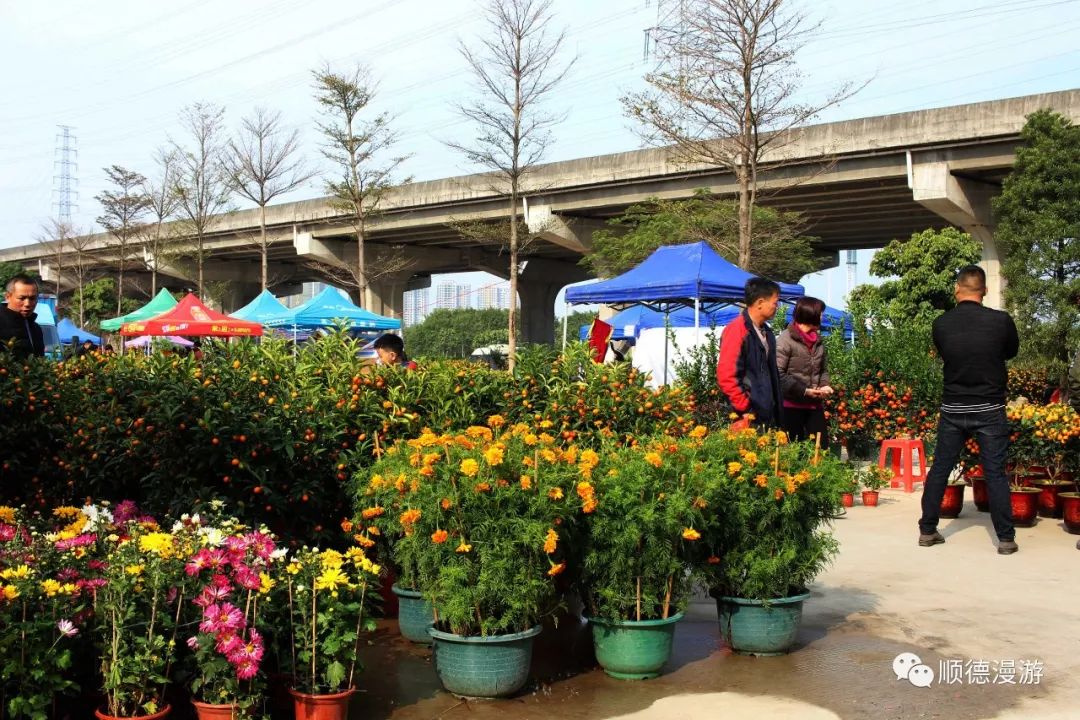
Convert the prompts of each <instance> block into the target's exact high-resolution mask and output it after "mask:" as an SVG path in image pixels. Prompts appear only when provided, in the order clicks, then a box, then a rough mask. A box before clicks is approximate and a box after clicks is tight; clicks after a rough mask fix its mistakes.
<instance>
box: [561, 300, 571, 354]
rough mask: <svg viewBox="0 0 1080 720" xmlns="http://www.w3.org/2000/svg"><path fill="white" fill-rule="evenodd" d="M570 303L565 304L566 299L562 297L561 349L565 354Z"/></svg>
mask: <svg viewBox="0 0 1080 720" xmlns="http://www.w3.org/2000/svg"><path fill="white" fill-rule="evenodd" d="M569 314H570V303H568V302H566V297H565V296H564V297H563V304H562V349H563V352H566V321H567V320H568V319H569V318H568V316H569Z"/></svg>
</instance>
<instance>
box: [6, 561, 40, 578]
mask: <svg viewBox="0 0 1080 720" xmlns="http://www.w3.org/2000/svg"><path fill="white" fill-rule="evenodd" d="M33 574H34V571H33V570H31V569H30V566H29V565H19V566H17V567H13V568H7V569H6V570H4V571H3V572H0V578H3V579H4V580H25V579H26V578H28V577H30V576H31V575H33Z"/></svg>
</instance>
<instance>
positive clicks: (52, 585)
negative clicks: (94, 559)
mask: <svg viewBox="0 0 1080 720" xmlns="http://www.w3.org/2000/svg"><path fill="white" fill-rule="evenodd" d="M69 510H70V511H72V513H73V516H70V515H68V514H67V511H69ZM60 511H61V512H60V514H58V515H57V517H59V518H62V521H63V523H64V525H65V527H63V528H62V529H61V530H59V532H53V533H51V534H50V535H49V537H45V536H44V535H43V534H42V532H41V531H42V530H44V529H45V528H44V527H43V526H41V524H40V523H35V524H34V525H31V523H30V522H28V518H27V517H26V516H25V513H24V511H23V509H21V508H19V509H16V508H11V507H0V627H3V628H4V630H3V632H0V698H2V700H3V705H2V706H0V715H2V716H4V717H10V718H20V717H26V718H44V717H47V716H49V715H50V714H51V713H50V711H51V710H52V709H53V707H54V703H55V701H56V698H57V697H58V696H59V695H63V694H67V693H70V692H72V691H74V690H75V689H77V684H76V683H75V681H74V680H73V679H72V677H71V675H72V662H73V644H74V642H75V640H74V639H75V638H76V637H77V636H78V635H79V634H80V626H81V625H82V620H83V619H84V618H85V615H86V608H87V606H88V603H89V597H90V594H91V592H92V584H88V579H87V565H88V561H87V555H86V545H87V544H92V542H93V541H94V540H96V537H94V536H91V538H92V539H91V541H90V542H89V543H88V542H86V541H84V540H83V539H81V538H80V535H79V530H81V529H82V524H83V523H84V522H85V517H84V516H82V514H81V513H80V512H79V510H78V509H77V508H61V509H60ZM73 541H74V542H73Z"/></svg>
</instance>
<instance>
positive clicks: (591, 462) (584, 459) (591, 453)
mask: <svg viewBox="0 0 1080 720" xmlns="http://www.w3.org/2000/svg"><path fill="white" fill-rule="evenodd" d="M578 462H579V463H580V464H582V465H588V466H589V467H596V466H597V465H599V464H600V456H599V455H597V454H596V451H595V450H582V451H581V458H580V459H579V460H578Z"/></svg>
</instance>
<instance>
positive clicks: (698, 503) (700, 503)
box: [694, 497, 709, 510]
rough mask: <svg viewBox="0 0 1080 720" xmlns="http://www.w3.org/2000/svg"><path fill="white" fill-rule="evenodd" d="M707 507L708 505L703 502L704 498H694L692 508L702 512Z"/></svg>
mask: <svg viewBox="0 0 1080 720" xmlns="http://www.w3.org/2000/svg"><path fill="white" fill-rule="evenodd" d="M708 505H709V503H707V502H705V498H703V497H696V498H694V507H696V508H699V509H701V510H704V509H705V508H706V507H708Z"/></svg>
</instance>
